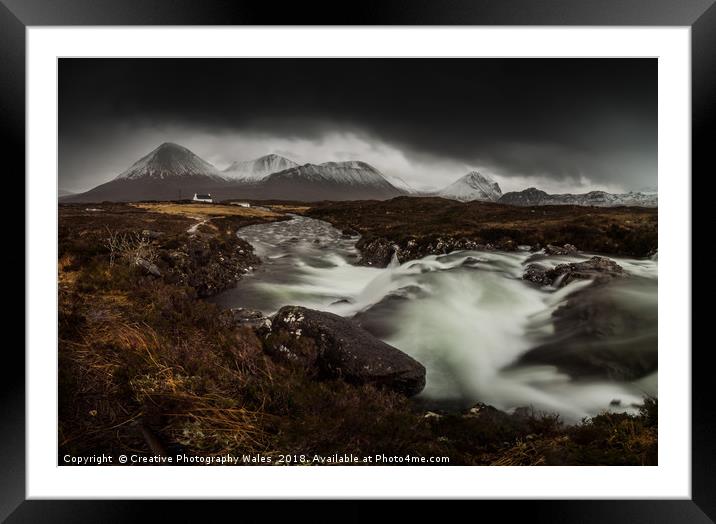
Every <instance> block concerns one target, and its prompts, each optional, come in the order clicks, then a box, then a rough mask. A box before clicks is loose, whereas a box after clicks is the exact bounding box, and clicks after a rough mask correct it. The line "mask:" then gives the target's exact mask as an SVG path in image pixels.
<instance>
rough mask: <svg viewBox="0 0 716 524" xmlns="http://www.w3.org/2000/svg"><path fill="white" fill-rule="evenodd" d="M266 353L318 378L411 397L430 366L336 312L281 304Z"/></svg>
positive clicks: (420, 386)
mask: <svg viewBox="0 0 716 524" xmlns="http://www.w3.org/2000/svg"><path fill="white" fill-rule="evenodd" d="M266 351H267V352H268V353H269V354H270V355H272V356H274V357H275V358H277V359H280V360H284V361H287V362H293V363H295V364H298V365H300V366H301V367H303V368H304V369H305V370H306V371H307V372H308V373H309V374H311V375H314V376H316V377H331V378H342V379H344V380H345V381H347V382H351V383H355V384H374V385H377V386H384V387H387V388H389V389H392V390H394V391H397V392H399V393H402V394H404V395H407V396H412V395H416V394H417V393H419V392H420V391H422V389H423V388H424V387H425V367H423V365H422V364H420V362H418V361H416V360H415V359H413V358H412V357H410V356H408V355H406V354H405V353H403V352H402V351H400V350H399V349H396V348H394V347H393V346H390V345H388V344H386V343H385V342H383V341H381V340H379V339H377V338H375V337H374V336H373V335H371V334H370V333H368V332H367V331H365V330H364V329H362V328H360V327H359V326H357V325H356V324H355V323H353V322H352V321H350V320H348V319H345V318H343V317H340V316H338V315H334V314H332V313H326V312H323V311H316V310H313V309H307V308H303V307H299V306H285V307H283V308H281V309H280V310H279V311H278V313H276V315H275V316H274V318H273V320H272V325H271V333H270V334H269V335H268V336H267V337H266Z"/></svg>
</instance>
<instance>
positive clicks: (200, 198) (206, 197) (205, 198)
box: [192, 193, 214, 204]
mask: <svg viewBox="0 0 716 524" xmlns="http://www.w3.org/2000/svg"><path fill="white" fill-rule="evenodd" d="M192 200H193V201H194V202H208V203H210V204H211V203H212V202H213V201H214V199H213V198H211V195H210V194H209V193H194V198H192Z"/></svg>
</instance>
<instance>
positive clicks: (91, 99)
mask: <svg viewBox="0 0 716 524" xmlns="http://www.w3.org/2000/svg"><path fill="white" fill-rule="evenodd" d="M327 45H329V43H327ZM59 77H60V78H59V146H60V152H59V153H60V156H59V186H60V188H61V189H67V190H73V191H83V190H87V189H90V188H92V187H94V186H96V185H98V184H101V183H103V182H106V181H108V180H110V179H112V178H114V177H115V176H117V175H118V174H119V173H121V172H122V171H124V170H125V169H127V168H128V167H129V166H130V165H131V164H132V163H133V162H134V161H136V160H137V159H138V158H140V157H141V156H143V155H145V154H147V153H148V152H149V151H151V150H152V149H154V148H155V147H157V146H158V145H159V144H161V143H162V142H176V143H178V144H181V145H183V146H185V147H188V148H189V149H191V150H192V151H193V152H194V153H196V154H197V155H199V156H200V157H202V158H204V159H205V160H208V161H209V162H211V163H212V164H214V165H215V166H216V167H218V168H219V169H223V168H224V167H226V166H227V165H228V164H229V163H231V162H232V161H233V160H249V159H253V158H256V157H258V156H261V155H265V154H268V153H277V154H281V155H284V156H286V157H288V158H291V159H292V160H294V161H296V162H299V163H306V162H311V163H321V162H327V161H340V160H363V161H365V162H368V163H370V164H372V165H373V166H375V167H376V168H378V169H379V170H381V171H382V172H385V173H388V174H392V175H397V176H400V177H402V178H403V179H404V180H406V181H407V182H408V183H410V184H411V185H413V186H414V187H416V188H419V189H426V188H430V187H442V186H445V185H447V184H449V183H451V182H452V181H454V180H455V179H457V178H459V177H460V176H462V175H464V174H465V173H467V172H468V171H470V170H473V169H476V170H479V171H483V172H486V173H488V174H490V175H492V176H493V178H495V179H496V180H497V181H498V182H499V183H500V186H501V187H502V189H503V192H506V191H511V190H521V189H524V188H526V187H529V186H535V187H538V188H540V189H544V190H546V191H548V192H584V191H590V190H592V189H604V190H608V191H628V190H640V189H644V188H655V187H656V184H657V61H656V59H625V58H618V59H554V58H553V59H501V58H499V59H494V58H485V59H61V60H60V66H59Z"/></svg>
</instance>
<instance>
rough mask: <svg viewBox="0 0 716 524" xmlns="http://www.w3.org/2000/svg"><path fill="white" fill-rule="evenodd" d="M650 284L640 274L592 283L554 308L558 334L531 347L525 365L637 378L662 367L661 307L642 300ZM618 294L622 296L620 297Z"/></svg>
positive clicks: (584, 375)
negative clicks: (630, 278)
mask: <svg viewBox="0 0 716 524" xmlns="http://www.w3.org/2000/svg"><path fill="white" fill-rule="evenodd" d="M646 286H648V283H647V282H645V281H641V280H639V279H636V280H634V281H630V282H629V284H628V285H626V289H625V285H619V286H616V282H612V283H611V284H606V285H604V286H590V287H588V288H587V289H584V290H582V291H578V292H576V293H574V294H573V295H571V296H570V297H569V299H568V300H567V302H566V303H564V304H563V305H561V306H560V307H559V308H557V309H556V310H555V311H554V312H553V313H552V321H553V325H554V335H553V336H552V337H550V339H549V340H548V341H546V342H545V343H543V344H542V345H540V346H537V347H536V348H534V349H531V350H529V351H527V352H526V353H525V354H524V355H522V357H521V358H520V364H546V365H552V366H557V367H558V368H559V369H560V370H561V371H564V372H566V373H568V374H569V375H571V376H574V377H579V378H589V377H600V378H602V377H603V378H609V379H612V380H636V379H639V378H641V377H644V376H646V375H648V374H650V373H653V372H655V371H656V370H657V366H658V351H657V348H658V331H657V315H658V312H657V309H656V307H655V306H652V305H649V304H645V303H643V301H639V300H636V301H635V300H626V299H625V298H628V297H631V296H638V295H642V294H643V292H644V288H645V287H646ZM619 295H622V296H621V298H620V297H619Z"/></svg>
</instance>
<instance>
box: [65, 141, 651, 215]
mask: <svg viewBox="0 0 716 524" xmlns="http://www.w3.org/2000/svg"><path fill="white" fill-rule="evenodd" d="M194 193H209V194H211V195H212V196H213V198H214V200H215V201H218V200H228V199H252V200H264V199H271V200H297V201H306V202H311V201H319V200H387V199H390V198H394V197H397V196H403V195H411V196H440V197H443V198H447V199H451V200H458V201H462V202H468V201H472V200H483V201H491V202H499V203H504V204H509V205H519V206H539V205H591V206H602V207H604V206H624V205H627V206H643V207H655V206H656V205H657V196H656V194H647V193H627V194H611V193H606V192H604V191H592V192H590V193H585V194H577V195H575V194H561V195H549V194H548V193H546V192H544V191H540V190H538V189H536V188H529V189H525V190H524V191H519V192H510V193H506V194H504V195H503V194H502V191H501V189H500V186H499V184H498V183H497V182H495V181H494V180H492V178H490V177H489V175H487V174H484V173H480V172H477V171H471V172H469V173H467V174H465V175H464V176H462V177H460V178H458V179H457V180H455V182H453V183H451V184H449V185H448V186H446V187H444V188H443V189H441V190H438V191H430V192H419V191H417V190H415V189H414V188H412V187H411V186H410V185H409V184H408V183H407V182H405V181H404V180H403V179H401V178H399V177H396V176H391V175H386V174H383V173H381V172H380V171H379V170H378V169H376V168H375V167H374V166H372V165H370V164H368V163H366V162H361V161H359V160H352V161H345V162H325V163H322V164H311V163H308V164H304V165H299V164H298V163H296V162H294V161H293V160H291V159H289V158H286V157H283V156H281V155H276V154H269V155H265V156H262V157H259V158H256V159H253V160H245V161H234V162H232V163H231V164H230V165H229V166H228V167H227V168H226V169H224V170H223V171H222V170H219V169H217V168H216V167H215V166H213V165H212V164H211V163H209V162H207V161H206V160H204V159H202V158H201V157H199V156H198V155H196V154H194V153H193V152H192V151H190V150H189V149H187V148H185V147H183V146H181V145H179V144H174V143H171V142H165V143H163V144H161V145H160V146H159V147H157V148H156V149H154V150H153V151H151V152H150V153H148V154H147V155H145V156H143V157H142V158H140V159H139V160H137V161H136V162H134V163H133V164H132V165H131V166H130V167H129V168H128V169H127V170H125V171H123V172H122V173H120V174H119V175H117V177H116V178H114V179H113V180H111V181H109V182H106V183H104V184H100V185H99V186H97V187H94V188H93V189H91V190H89V191H87V192H84V193H80V194H71V195H65V196H60V201H61V202H101V201H115V202H131V201H139V200H181V199H189V198H192V196H193V195H194Z"/></svg>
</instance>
